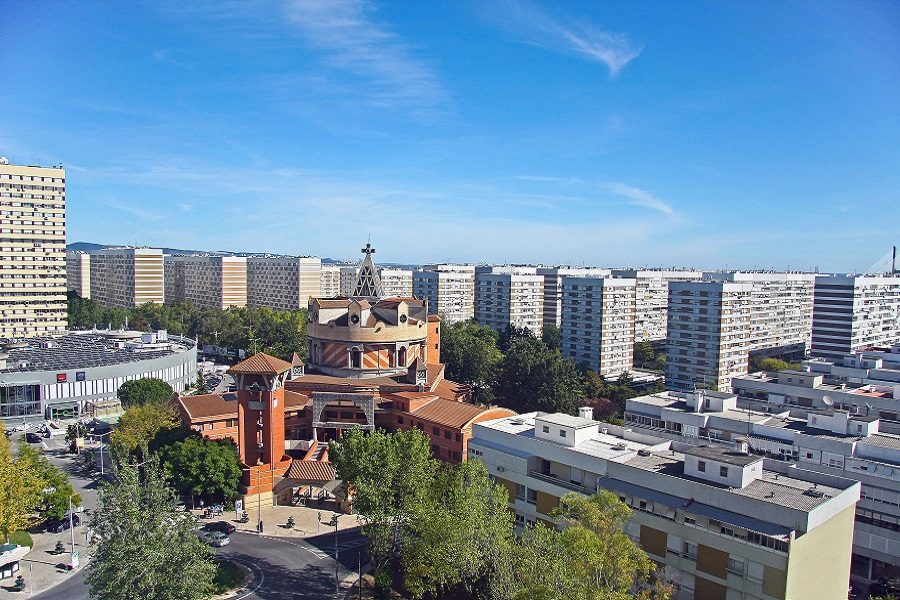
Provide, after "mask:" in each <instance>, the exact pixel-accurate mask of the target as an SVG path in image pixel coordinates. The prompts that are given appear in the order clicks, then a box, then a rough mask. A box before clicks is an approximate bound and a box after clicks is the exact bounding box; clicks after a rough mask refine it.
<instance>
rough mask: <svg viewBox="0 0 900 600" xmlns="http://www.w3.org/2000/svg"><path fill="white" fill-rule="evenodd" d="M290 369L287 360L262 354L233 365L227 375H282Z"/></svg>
mask: <svg viewBox="0 0 900 600" xmlns="http://www.w3.org/2000/svg"><path fill="white" fill-rule="evenodd" d="M290 368H291V363H289V362H287V361H286V360H281V359H280V358H275V357H274V356H269V355H268V354H265V353H263V352H260V353H259V354H254V355H253V356H251V357H249V358H246V359H244V360H242V361H241V362H239V363H238V364H236V365H232V367H231V368H230V369H228V371H227V373H229V374H230V375H281V374H282V373H284V372H285V371H288V370H290Z"/></svg>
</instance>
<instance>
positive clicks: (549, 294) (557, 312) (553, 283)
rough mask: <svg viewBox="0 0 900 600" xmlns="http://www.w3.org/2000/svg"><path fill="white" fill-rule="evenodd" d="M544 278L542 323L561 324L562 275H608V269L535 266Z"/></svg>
mask: <svg viewBox="0 0 900 600" xmlns="http://www.w3.org/2000/svg"><path fill="white" fill-rule="evenodd" d="M535 271H536V273H537V274H538V275H541V276H543V278H544V325H545V326H548V325H549V326H551V327H559V326H560V325H562V300H563V286H562V282H563V277H609V275H610V274H611V271H610V270H609V269H601V268H599V267H565V266H556V267H537V269H535Z"/></svg>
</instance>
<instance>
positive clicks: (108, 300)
mask: <svg viewBox="0 0 900 600" xmlns="http://www.w3.org/2000/svg"><path fill="white" fill-rule="evenodd" d="M163 279H164V268H163V253H162V250H160V249H159V248H104V249H102V250H95V251H94V252H92V253H91V297H92V298H93V299H94V300H96V301H98V302H101V303H103V304H106V305H108V306H125V307H133V306H140V305H141V304H144V303H145V302H155V303H157V304H162V303H163V302H164V301H165V286H164V284H163Z"/></svg>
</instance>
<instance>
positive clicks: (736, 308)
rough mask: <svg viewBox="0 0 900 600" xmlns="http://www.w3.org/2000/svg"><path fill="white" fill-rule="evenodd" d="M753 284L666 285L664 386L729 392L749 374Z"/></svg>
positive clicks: (685, 283) (698, 283) (699, 283)
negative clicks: (734, 380)
mask: <svg viewBox="0 0 900 600" xmlns="http://www.w3.org/2000/svg"><path fill="white" fill-rule="evenodd" d="M752 291H753V286H752V285H751V284H747V283H731V282H711V281H704V282H682V281H677V282H672V283H670V284H669V321H668V342H667V344H668V353H667V357H666V386H667V387H668V388H669V389H674V390H685V391H690V390H693V389H694V388H695V387H698V386H704V387H707V388H710V389H714V390H719V391H728V390H730V389H731V379H732V377H736V376H739V375H744V374H746V373H747V369H748V364H749V358H748V353H749V347H748V340H749V331H750V318H751V317H750V313H751V293H752Z"/></svg>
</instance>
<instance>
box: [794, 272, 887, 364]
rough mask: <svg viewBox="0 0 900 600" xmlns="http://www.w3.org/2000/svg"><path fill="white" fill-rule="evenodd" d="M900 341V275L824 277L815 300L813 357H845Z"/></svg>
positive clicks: (821, 277) (821, 278) (819, 279)
mask: <svg viewBox="0 0 900 600" xmlns="http://www.w3.org/2000/svg"><path fill="white" fill-rule="evenodd" d="M898 341H900V275H883V276H868V275H856V276H854V275H821V276H818V277H816V282H815V296H814V299H813V318H812V349H811V351H810V353H811V354H812V355H813V356H821V357H825V358H835V359H837V358H841V357H843V356H844V355H845V354H850V353H851V352H856V351H858V350H862V349H864V348H866V347H869V346H879V345H890V344H892V343H896V342H898Z"/></svg>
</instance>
